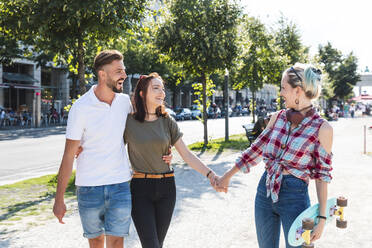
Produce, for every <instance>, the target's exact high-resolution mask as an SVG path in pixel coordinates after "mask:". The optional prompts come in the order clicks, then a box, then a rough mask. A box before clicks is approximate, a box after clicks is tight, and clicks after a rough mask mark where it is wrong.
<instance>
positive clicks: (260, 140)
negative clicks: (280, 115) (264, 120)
mask: <svg viewBox="0 0 372 248" xmlns="http://www.w3.org/2000/svg"><path fill="white" fill-rule="evenodd" d="M271 133H272V128H266V129H265V130H264V131H263V132H262V133H261V134H260V135H259V136H258V137H257V139H256V140H255V141H254V142H253V143H252V145H251V146H250V147H248V148H247V149H246V150H245V151H244V152H242V154H241V155H240V156H239V157H238V158H237V159H236V161H235V166H236V167H237V168H239V170H240V171H242V172H244V173H249V171H250V168H251V167H253V166H255V165H257V164H258V163H259V162H261V160H262V152H263V150H264V149H265V147H266V145H267V143H268V142H269V140H270V138H269V136H270V135H271Z"/></svg>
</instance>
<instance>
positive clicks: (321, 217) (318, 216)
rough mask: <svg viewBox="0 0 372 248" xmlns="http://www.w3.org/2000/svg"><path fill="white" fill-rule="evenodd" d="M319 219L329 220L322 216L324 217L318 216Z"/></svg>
mask: <svg viewBox="0 0 372 248" xmlns="http://www.w3.org/2000/svg"><path fill="white" fill-rule="evenodd" d="M317 217H318V218H319V219H323V220H327V217H325V216H322V215H318V216H317Z"/></svg>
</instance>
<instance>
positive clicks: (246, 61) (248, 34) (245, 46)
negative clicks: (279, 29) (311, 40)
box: [234, 16, 286, 122]
mask: <svg viewBox="0 0 372 248" xmlns="http://www.w3.org/2000/svg"><path fill="white" fill-rule="evenodd" d="M242 30H243V32H242V33H243V34H244V36H243V37H242V38H241V42H242V56H241V62H240V66H239V70H238V72H237V74H236V76H235V77H234V81H235V83H234V88H235V89H242V88H244V87H248V88H249V90H250V91H251V92H252V102H251V103H252V116H253V122H255V111H254V110H255V109H256V92H257V91H258V90H259V89H261V88H262V87H263V84H264V83H272V80H273V79H274V78H277V77H278V73H281V71H282V70H281V67H282V64H283V63H285V62H286V60H283V58H282V57H280V56H279V55H278V54H277V50H276V49H275V46H274V44H273V42H272V40H273V39H272V36H271V35H269V34H268V33H267V30H266V27H265V25H264V24H263V23H261V22H260V21H259V20H258V19H256V18H254V17H247V16H246V17H245V18H244V19H243V22H242ZM283 61H284V62H283ZM275 68H276V69H275ZM278 68H279V69H280V70H281V71H280V72H279V69H278Z"/></svg>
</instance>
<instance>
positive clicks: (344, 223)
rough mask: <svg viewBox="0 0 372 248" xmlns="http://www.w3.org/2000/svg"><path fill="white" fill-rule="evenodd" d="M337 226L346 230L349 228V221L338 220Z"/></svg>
mask: <svg viewBox="0 0 372 248" xmlns="http://www.w3.org/2000/svg"><path fill="white" fill-rule="evenodd" d="M336 226H337V227H338V228H346V227H347V221H346V220H341V219H337V220H336Z"/></svg>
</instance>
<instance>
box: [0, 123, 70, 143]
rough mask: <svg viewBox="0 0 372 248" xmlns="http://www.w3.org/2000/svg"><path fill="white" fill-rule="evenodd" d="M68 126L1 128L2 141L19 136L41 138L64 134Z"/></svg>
mask: <svg viewBox="0 0 372 248" xmlns="http://www.w3.org/2000/svg"><path fill="white" fill-rule="evenodd" d="M65 132H66V126H49V127H40V128H19V129H0V141H2V140H14V139H18V138H25V137H27V138H39V137H44V136H47V135H53V134H63V133H65Z"/></svg>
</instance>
